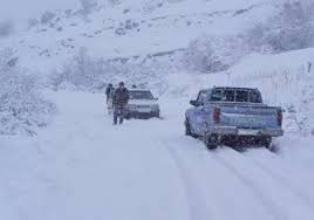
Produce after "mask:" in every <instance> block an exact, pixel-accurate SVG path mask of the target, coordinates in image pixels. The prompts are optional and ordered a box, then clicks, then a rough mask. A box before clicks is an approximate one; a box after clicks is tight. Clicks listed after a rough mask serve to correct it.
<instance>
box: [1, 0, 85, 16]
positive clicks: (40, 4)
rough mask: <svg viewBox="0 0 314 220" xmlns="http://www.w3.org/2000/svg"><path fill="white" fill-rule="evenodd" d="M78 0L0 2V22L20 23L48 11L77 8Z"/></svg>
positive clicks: (8, 0) (15, 0)
mask: <svg viewBox="0 0 314 220" xmlns="http://www.w3.org/2000/svg"><path fill="white" fill-rule="evenodd" d="M78 4H79V3H78V0H0V21H1V20H7V19H10V20H13V21H22V20H23V19H25V18H29V17H32V16H38V15H39V14H40V13H41V12H42V11H44V10H48V9H65V8H77V7H78Z"/></svg>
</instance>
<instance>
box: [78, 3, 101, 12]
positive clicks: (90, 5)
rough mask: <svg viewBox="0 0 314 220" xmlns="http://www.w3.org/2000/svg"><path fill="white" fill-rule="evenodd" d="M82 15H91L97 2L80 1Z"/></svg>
mask: <svg viewBox="0 0 314 220" xmlns="http://www.w3.org/2000/svg"><path fill="white" fill-rule="evenodd" d="M80 3H81V7H82V13H83V14H89V13H90V12H91V11H92V10H93V9H94V8H95V7H96V6H97V5H98V1H97V0H80Z"/></svg>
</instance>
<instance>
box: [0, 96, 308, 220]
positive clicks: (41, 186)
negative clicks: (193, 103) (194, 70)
mask: <svg viewBox="0 0 314 220" xmlns="http://www.w3.org/2000/svg"><path fill="white" fill-rule="evenodd" d="M49 96H50V97H51V99H53V100H55V102H56V103H57V105H58V108H59V114H58V116H57V118H56V120H55V122H54V124H53V125H51V126H50V127H49V128H48V129H46V130H44V131H42V132H41V133H40V135H39V136H38V137H36V138H34V139H25V138H23V139H18V138H17V137H0V152H1V153H0V173H1V175H0V219H7V220H25V219H30V220H42V219H45V220H56V219H58V220H96V219H97V220H100V219H117V220H123V219H125V220H131V219H134V220H141V219H143V220H147V219H150V220H151V219H156V220H160V219H163V220H166V219H169V220H202V219H213V220H214V219H219V220H223V219H226V220H227V219H247V220H251V219H261V220H262V219H263V220H265V219H267V220H268V219H274V220H279V219H282V220H289V219H291V220H295V219H302V220H307V219H308V220H310V219H313V218H314V209H313V207H314V188H313V185H314V174H313V168H314V150H313V149H312V148H313V139H310V138H308V139H305V138H303V139H301V138H300V137H297V136H295V137H294V136H293V135H289V134H288V135H286V136H285V137H284V138H282V139H279V140H277V144H278V146H279V147H280V152H279V153H278V154H273V153H270V152H268V151H267V150H265V149H251V150H249V151H247V152H245V153H242V154H241V153H238V152H235V151H233V150H231V149H229V148H221V149H219V150H217V151H215V152H208V151H207V150H206V149H205V147H204V145H203V144H202V143H201V142H200V141H198V140H194V139H192V138H188V137H185V136H184V135H183V133H184V132H183V131H184V129H183V112H184V110H185V109H186V107H187V100H175V99H170V100H169V99H167V100H163V99H162V100H161V102H162V110H163V116H164V119H163V120H157V119H153V120H149V121H135V120H131V121H127V123H126V124H125V125H123V126H121V127H114V126H112V122H111V118H110V117H109V116H107V114H106V113H105V111H104V97H102V96H101V95H98V94H88V93H79V92H75V93H74V92H58V93H50V94H49Z"/></svg>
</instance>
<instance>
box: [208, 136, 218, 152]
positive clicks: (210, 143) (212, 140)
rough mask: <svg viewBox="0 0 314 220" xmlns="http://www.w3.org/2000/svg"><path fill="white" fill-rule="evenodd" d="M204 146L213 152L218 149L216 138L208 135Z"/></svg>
mask: <svg viewBox="0 0 314 220" xmlns="http://www.w3.org/2000/svg"><path fill="white" fill-rule="evenodd" d="M205 145H206V147H207V149H208V150H215V149H217V148H218V136H217V135H209V136H205Z"/></svg>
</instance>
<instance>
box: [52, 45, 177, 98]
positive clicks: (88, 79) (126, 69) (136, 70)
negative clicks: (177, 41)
mask: <svg viewBox="0 0 314 220" xmlns="http://www.w3.org/2000/svg"><path fill="white" fill-rule="evenodd" d="M147 59H148V58H138V61H137V62H135V61H134V60H133V61H130V62H129V61H128V60H127V58H125V59H124V58H121V59H119V58H117V59H109V60H105V59H103V58H97V57H91V56H90V55H89V54H88V52H87V50H86V49H81V50H80V52H79V53H78V54H77V55H76V56H74V57H73V58H72V59H71V60H69V61H67V62H66V63H65V64H64V66H63V68H62V69H61V70H59V71H56V72H53V73H52V75H51V83H52V86H53V88H54V89H74V90H85V91H93V92H95V91H103V90H104V88H105V86H106V84H107V83H114V84H115V83H118V82H119V81H121V80H123V81H125V82H126V84H128V85H132V84H136V85H142V86H146V87H149V88H156V90H158V91H157V93H162V91H163V90H164V87H163V86H162V83H161V82H162V80H163V77H164V76H165V75H166V73H169V71H171V67H169V66H167V65H161V64H160V63H159V62H157V61H155V60H154V59H153V58H151V59H150V60H149V61H148V60H147ZM145 60H146V61H145Z"/></svg>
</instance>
